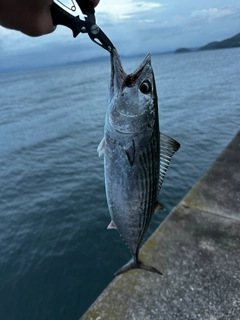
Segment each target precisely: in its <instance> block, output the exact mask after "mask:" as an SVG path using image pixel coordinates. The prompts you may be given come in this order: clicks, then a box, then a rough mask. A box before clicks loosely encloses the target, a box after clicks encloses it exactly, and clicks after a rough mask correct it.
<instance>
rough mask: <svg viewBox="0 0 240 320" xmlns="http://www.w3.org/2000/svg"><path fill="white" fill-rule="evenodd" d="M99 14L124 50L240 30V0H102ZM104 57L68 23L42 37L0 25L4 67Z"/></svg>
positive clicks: (193, 43) (162, 47)
mask: <svg viewBox="0 0 240 320" xmlns="http://www.w3.org/2000/svg"><path fill="white" fill-rule="evenodd" d="M62 1H64V0H62ZM96 18H97V23H98V25H99V26H100V27H101V28H102V30H103V31H104V32H105V33H106V34H107V35H108V37H109V38H110V39H111V40H112V42H113V43H114V45H115V46H116V47H117V49H118V51H119V53H120V55H122V56H128V55H134V54H146V53H148V52H149V53H158V52H166V51H173V50H175V49H177V48H179V47H188V48H194V47H199V46H202V45H205V44H206V43H208V42H210V41H214V40H223V39H225V38H227V37H231V36H233V35H235V34H237V33H239V32H240V0H198V1H194V0H142V1H138V0H119V1H116V0H101V1H100V4H99V6H98V7H97V8H96ZM99 56H105V57H107V56H108V53H107V52H106V51H105V50H103V49H102V48H100V47H98V46H97V45H96V44H94V43H93V42H92V41H91V40H90V39H89V38H88V36H87V35H86V34H80V35H79V36H78V37H77V38H75V39H74V38H73V37H72V32H71V30H70V29H68V28H65V27H62V26H58V28H57V30H56V31H55V32H54V33H53V34H50V35H47V36H43V37H40V38H31V37H28V36H25V35H23V34H21V33H20V32H17V31H13V30H7V29H4V28H2V27H0V58H1V66H0V68H1V67H3V66H4V68H15V67H16V68H17V67H19V66H21V67H24V66H26V67H32V66H34V65H36V66H45V65H51V64H54V63H67V62H74V61H79V60H86V59H88V58H94V57H99Z"/></svg>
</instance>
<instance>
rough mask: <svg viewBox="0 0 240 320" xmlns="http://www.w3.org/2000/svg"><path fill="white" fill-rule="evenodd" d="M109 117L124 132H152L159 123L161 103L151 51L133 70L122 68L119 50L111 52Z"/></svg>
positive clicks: (113, 125)
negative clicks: (128, 72)
mask: <svg viewBox="0 0 240 320" xmlns="http://www.w3.org/2000/svg"><path fill="white" fill-rule="evenodd" d="M108 110H109V113H108V120H109V124H110V126H111V127H112V129H113V130H115V131H117V132H120V133H123V134H129V133H133V134H134V133H139V132H144V133H146V132H149V133H150V132H151V131H152V130H153V128H154V126H155V125H156V123H157V126H158V106H157V92H156V86H155V80H154V73H153V69H152V66H151V56H150V54H148V55H147V56H146V57H145V59H144V60H143V62H142V63H141V64H140V66H139V67H138V68H137V69H136V70H135V71H134V72H133V73H131V74H126V72H125V71H124V70H123V67H122V64H121V60H120V57H119V55H118V53H117V51H116V50H113V52H112V53H111V82H110V94H109V109H108Z"/></svg>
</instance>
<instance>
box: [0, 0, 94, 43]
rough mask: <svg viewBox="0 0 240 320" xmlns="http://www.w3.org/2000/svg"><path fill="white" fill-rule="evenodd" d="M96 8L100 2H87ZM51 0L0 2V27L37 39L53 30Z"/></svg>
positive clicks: (2, 0)
mask: <svg viewBox="0 0 240 320" xmlns="http://www.w3.org/2000/svg"><path fill="white" fill-rule="evenodd" d="M89 1H90V2H92V4H93V5H94V7H96V6H97V5H98V3H99V1H100V0H89ZM51 5H52V0H0V25H2V26H3V27H6V28H9V29H15V30H19V31H21V32H23V33H25V34H27V35H29V36H32V37H37V36H41V35H44V34H47V33H51V32H53V31H54V30H55V26H54V25H53V24H52V16H51V12H50V7H51Z"/></svg>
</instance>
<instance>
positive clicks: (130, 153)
mask: <svg viewBox="0 0 240 320" xmlns="http://www.w3.org/2000/svg"><path fill="white" fill-rule="evenodd" d="M124 150H125V153H126V155H127V158H128V161H129V163H130V165H131V167H132V166H133V164H134V160H135V141H134V139H132V144H131V145H130V147H129V148H127V149H124Z"/></svg>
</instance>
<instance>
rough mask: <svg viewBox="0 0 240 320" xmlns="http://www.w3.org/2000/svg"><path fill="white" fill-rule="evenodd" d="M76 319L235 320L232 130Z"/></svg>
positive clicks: (238, 212)
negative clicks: (130, 260) (129, 262)
mask: <svg viewBox="0 0 240 320" xmlns="http://www.w3.org/2000/svg"><path fill="white" fill-rule="evenodd" d="M140 258H141V260H142V261H146V262H147V263H148V264H151V265H153V266H154V267H156V268H157V269H159V270H160V271H161V272H162V273H163V276H159V275H157V274H153V273H150V272H146V271H142V270H133V271H130V272H128V273H125V274H123V275H120V276H118V277H116V278H115V279H113V281H112V282H111V283H110V285H109V286H108V287H107V288H106V289H105V290H104V292H103V293H102V294H101V295H100V296H99V298H98V299H97V300H96V302H94V303H93V305H92V306H91V307H90V308H89V309H88V310H87V312H86V313H85V314H84V315H83V317H82V318H81V319H82V320H90V319H91V320H95V319H96V320H103V319H104V320H105V319H109V320H111V319H113V320H115V319H116V320H125V319H126V320H131V319H134V320H135V319H136V320H157V319H162V320H172V319H178V320H186V319H189V320H195V319H201V320H205V319H206V320H228V319H229V320H240V132H239V133H238V135H237V136H236V137H235V138H234V139H233V141H232V142H231V143H230V144H229V146H228V147H227V148H226V150H225V151H224V152H223V153H222V154H221V155H220V157H219V158H218V159H217V160H216V162H215V163H214V164H213V165H212V167H211V168H210V169H209V170H208V171H207V172H206V174H205V175H204V176H203V177H202V178H201V179H200V180H199V181H198V182H197V184H196V185H195V186H194V187H193V188H192V189H191V190H190V192H189V193H188V194H187V195H186V196H185V197H184V199H183V200H182V201H181V202H180V203H179V204H178V205H177V206H176V207H175V208H174V210H173V211H172V212H171V214H170V215H169V216H168V218H167V219H166V220H165V221H164V222H163V223H162V224H161V226H160V227H159V228H158V229H157V230H156V231H155V233H154V234H153V235H152V236H151V237H150V239H149V240H148V241H147V242H146V243H145V244H144V246H143V247H142V249H141V253H140Z"/></svg>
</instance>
